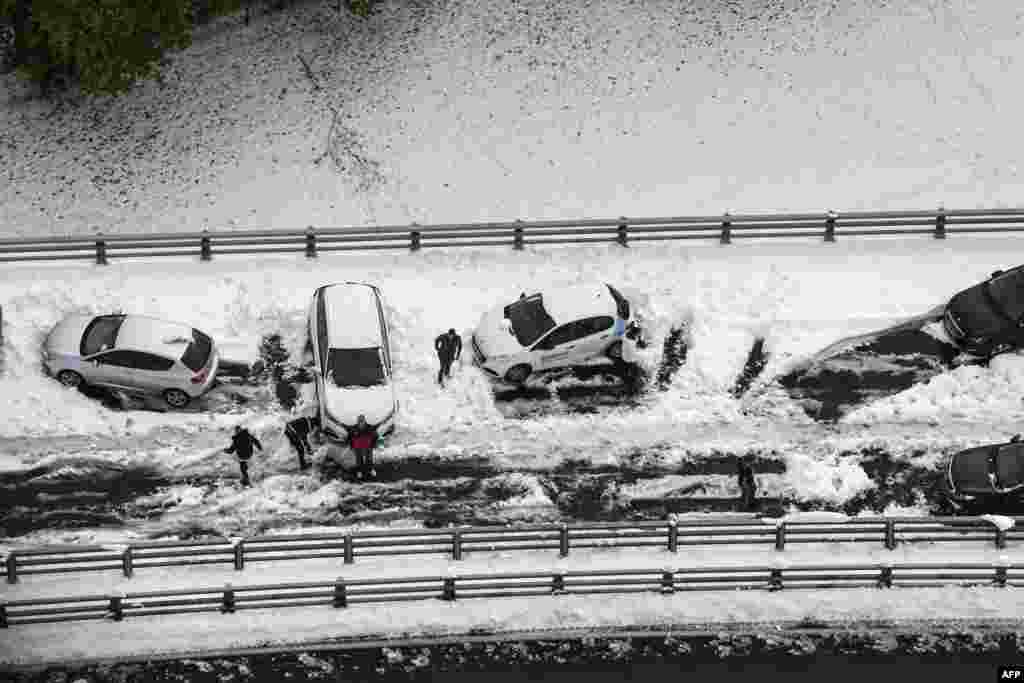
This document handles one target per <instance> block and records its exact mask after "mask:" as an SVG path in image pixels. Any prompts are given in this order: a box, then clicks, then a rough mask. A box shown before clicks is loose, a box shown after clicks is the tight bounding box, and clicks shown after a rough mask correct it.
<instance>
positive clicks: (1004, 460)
mask: <svg viewBox="0 0 1024 683" xmlns="http://www.w3.org/2000/svg"><path fill="white" fill-rule="evenodd" d="M995 475H996V485H997V486H998V487H999V488H1001V489H1008V488H1013V487H1015V486H1020V485H1021V484H1024V446H1021V445H1018V444H1010V445H1008V446H1002V447H1000V448H999V451H998V452H997V454H996V472H995Z"/></svg>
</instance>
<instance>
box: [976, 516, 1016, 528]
mask: <svg viewBox="0 0 1024 683" xmlns="http://www.w3.org/2000/svg"><path fill="white" fill-rule="evenodd" d="M981 518H982V519H984V520H985V521H986V522H989V523H990V524H991V525H992V526H994V527H995V528H997V529H999V530H1000V531H1009V530H1010V529H1012V528H1013V526H1014V524H1016V521H1015V520H1014V519H1013V518H1012V517H1004V516H1003V515H982V516H981Z"/></svg>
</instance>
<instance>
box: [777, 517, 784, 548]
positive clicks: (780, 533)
mask: <svg viewBox="0 0 1024 683" xmlns="http://www.w3.org/2000/svg"><path fill="white" fill-rule="evenodd" d="M775 549H776V550H785V549H786V523H785V522H779V523H778V525H777V526H776V527H775Z"/></svg>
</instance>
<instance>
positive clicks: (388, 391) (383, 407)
mask: <svg viewBox="0 0 1024 683" xmlns="http://www.w3.org/2000/svg"><path fill="white" fill-rule="evenodd" d="M322 386H323V387H324V390H323V392H322V393H321V398H322V400H323V402H324V409H325V411H326V412H327V415H328V416H329V417H330V418H331V419H332V420H334V421H335V422H340V423H341V424H343V425H354V424H355V423H356V420H357V419H358V418H359V416H360V415H365V416H366V421H367V422H369V423H370V424H371V425H376V424H379V423H381V422H383V421H384V420H386V419H387V417H388V415H389V414H390V413H391V412H392V411H393V410H395V389H394V385H392V384H382V385H379V386H375V387H344V388H343V387H336V386H332V385H331V384H330V383H327V382H325V383H324V384H323V385H322Z"/></svg>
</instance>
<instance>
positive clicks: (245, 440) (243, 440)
mask: <svg viewBox="0 0 1024 683" xmlns="http://www.w3.org/2000/svg"><path fill="white" fill-rule="evenodd" d="M253 446H256V448H258V449H259V450H261V451H262V450H263V444H261V443H260V440H259V439H257V438H256V437H255V436H253V435H252V434H251V433H250V432H249V430H248V429H246V428H245V427H243V426H242V425H235V433H234V434H233V435H232V436H231V445H230V446H229V447H227V448H225V449H224V452H225V453H234V454H235V455H237V456H238V467H239V469H241V470H242V486H252V482H250V481H249V459H250V458H252V447H253Z"/></svg>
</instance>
